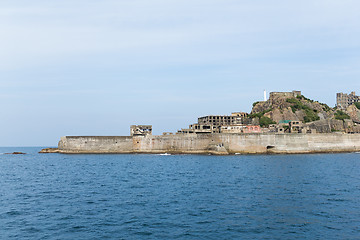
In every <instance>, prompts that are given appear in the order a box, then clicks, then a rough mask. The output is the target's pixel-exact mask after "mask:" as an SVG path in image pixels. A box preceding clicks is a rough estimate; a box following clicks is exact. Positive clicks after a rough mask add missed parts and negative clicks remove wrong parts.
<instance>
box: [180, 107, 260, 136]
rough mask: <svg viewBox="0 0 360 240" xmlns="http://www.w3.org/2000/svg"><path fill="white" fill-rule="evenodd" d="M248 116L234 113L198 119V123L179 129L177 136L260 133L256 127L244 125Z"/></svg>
mask: <svg viewBox="0 0 360 240" xmlns="http://www.w3.org/2000/svg"><path fill="white" fill-rule="evenodd" d="M247 116H248V113H245V112H234V113H232V114H231V115H230V116H223V115H209V116H204V117H200V118H198V122H197V123H195V124H191V125H189V128H186V129H184V128H183V129H181V130H179V131H178V132H177V134H181V133H182V134H186V133H197V134H201V133H260V132H261V128H260V126H258V125H246V124H244V119H245V118H246V117H247Z"/></svg>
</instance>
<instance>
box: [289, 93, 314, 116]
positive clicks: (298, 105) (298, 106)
mask: <svg viewBox="0 0 360 240" xmlns="http://www.w3.org/2000/svg"><path fill="white" fill-rule="evenodd" d="M301 97H302V99H303V98H305V97H304V96H301ZM306 100H308V99H306ZM311 101H312V100H311ZM286 102H288V103H291V104H292V105H291V106H290V107H291V110H292V111H293V113H295V112H296V111H297V110H304V112H305V115H306V116H305V117H304V122H313V121H316V120H319V119H320V117H319V116H318V115H317V114H316V112H317V111H315V110H314V109H311V108H310V107H309V106H307V105H305V104H303V103H302V102H301V101H299V100H298V99H295V98H288V99H286Z"/></svg>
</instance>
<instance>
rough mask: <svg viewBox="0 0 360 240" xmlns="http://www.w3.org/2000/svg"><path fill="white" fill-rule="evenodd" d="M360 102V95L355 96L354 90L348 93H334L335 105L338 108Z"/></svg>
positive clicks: (344, 107)
mask: <svg viewBox="0 0 360 240" xmlns="http://www.w3.org/2000/svg"><path fill="white" fill-rule="evenodd" d="M356 102H360V97H359V96H356V94H355V92H351V93H350V94H346V93H337V94H336V106H337V107H338V108H340V109H346V108H347V107H348V106H350V105H352V104H354V103H356Z"/></svg>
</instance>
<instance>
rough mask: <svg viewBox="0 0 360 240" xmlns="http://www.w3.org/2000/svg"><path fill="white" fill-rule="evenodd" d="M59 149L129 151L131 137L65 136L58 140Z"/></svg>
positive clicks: (72, 151) (108, 151) (131, 145)
mask: <svg viewBox="0 0 360 240" xmlns="http://www.w3.org/2000/svg"><path fill="white" fill-rule="evenodd" d="M58 147H59V150H60V151H63V152H69V153H77V152H87V153H131V152H132V150H133V138H132V137H121V136H67V137H62V138H61V139H60V141H59V145H58Z"/></svg>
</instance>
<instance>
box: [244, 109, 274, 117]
mask: <svg viewBox="0 0 360 240" xmlns="http://www.w3.org/2000/svg"><path fill="white" fill-rule="evenodd" d="M272 110H273V109H272V108H269V109H266V110H265V111H262V112H258V113H253V114H249V118H256V117H258V118H261V117H262V116H264V114H265V113H268V112H270V111H272Z"/></svg>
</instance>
